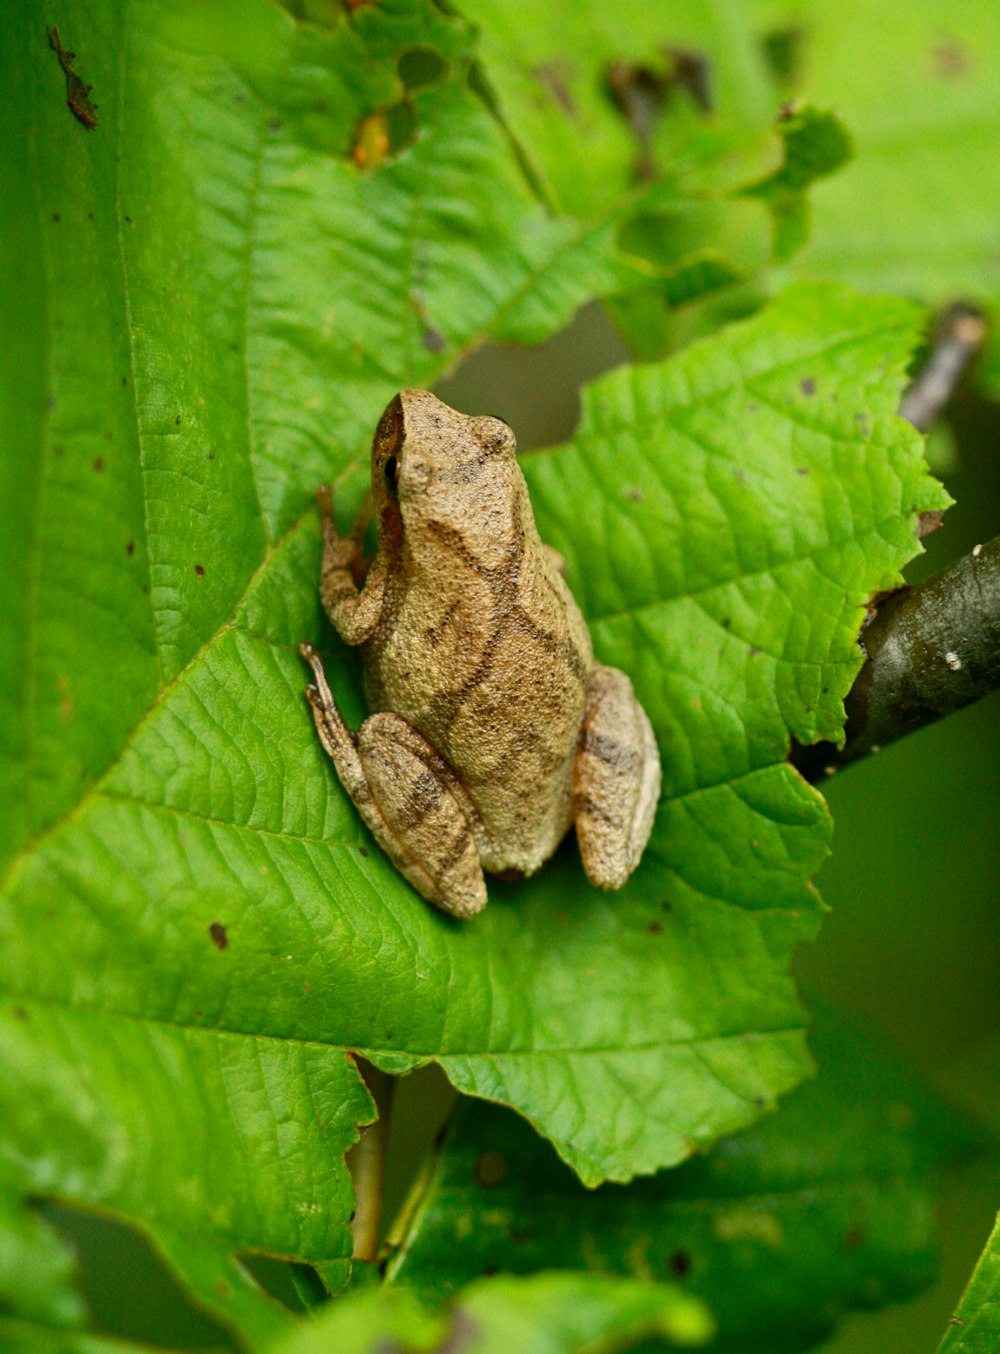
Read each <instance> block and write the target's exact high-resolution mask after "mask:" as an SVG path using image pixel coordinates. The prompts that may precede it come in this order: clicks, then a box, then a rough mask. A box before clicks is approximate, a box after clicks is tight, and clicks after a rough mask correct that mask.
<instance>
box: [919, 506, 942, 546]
mask: <svg viewBox="0 0 1000 1354" xmlns="http://www.w3.org/2000/svg"><path fill="white" fill-rule="evenodd" d="M943 523H944V512H943V511H937V512H922V513H921V514H920V518H919V521H918V522H917V540H919V541H922V540H923V539H924V537H925V536H929V535H930V534H931V532H932V531H937V529H938V527H939V526H941V525H942V524H943Z"/></svg>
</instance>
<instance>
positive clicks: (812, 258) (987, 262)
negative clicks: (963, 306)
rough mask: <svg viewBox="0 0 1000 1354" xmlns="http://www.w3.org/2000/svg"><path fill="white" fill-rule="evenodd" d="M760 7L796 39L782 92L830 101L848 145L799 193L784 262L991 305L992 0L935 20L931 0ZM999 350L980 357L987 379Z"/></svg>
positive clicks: (995, 52) (995, 288)
mask: <svg viewBox="0 0 1000 1354" xmlns="http://www.w3.org/2000/svg"><path fill="white" fill-rule="evenodd" d="M766 8H767V10H768V11H769V14H768V19H769V22H770V25H771V31H772V32H774V31H781V30H785V31H789V32H790V31H796V32H797V34H798V38H797V44H796V48H795V63H794V64H795V78H794V84H793V87H794V88H795V90H796V91H797V92H799V93H801V94H802V95H803V96H804V97H806V98H808V99H810V100H813V101H816V102H819V103H821V104H830V105H833V106H835V107H836V108H837V110H838V112H839V113H840V114H841V116H842V117H843V118H844V121H845V122H846V123H847V125H848V126H849V127H850V129H851V133H852V136H853V138H854V141H855V147H856V156H855V158H854V160H853V161H852V163H851V165H850V166H849V167H848V169H847V170H846V171H845V172H844V173H842V174H838V175H837V176H835V177H834V178H833V179H831V180H830V181H829V182H826V183H823V184H822V185H820V186H818V188H817V189H816V191H815V193H814V195H813V197H812V202H813V211H814V226H813V232H812V237H811V241H810V244H809V246H808V248H807V249H806V250H805V252H804V253H803V254H802V256H801V257H800V258H799V259H798V260H797V266H798V267H800V268H802V269H803V270H807V271H808V272H809V273H810V274H811V275H816V274H820V275H823V276H827V277H833V278H837V279H841V280H843V281H845V282H849V283H851V284H853V285H854V286H857V287H861V288H863V289H865V290H870V291H893V292H899V293H901V294H903V295H909V296H914V297H919V298H921V299H923V300H925V301H927V302H929V303H930V304H932V305H935V306H943V305H946V304H948V303H949V302H951V301H954V300H963V301H972V302H979V303H981V304H982V305H984V306H986V307H987V308H988V309H989V310H990V311H992V312H993V313H995V312H996V307H997V302H998V298H1000V251H998V249H997V230H996V183H997V174H996V145H997V138H998V136H1000V94H998V91H1000V10H998V9H997V6H996V5H994V4H992V3H991V0H956V3H954V4H949V5H948V7H947V15H946V19H943V17H942V10H941V6H940V5H938V4H935V3H934V0H914V2H913V3H910V0H890V3H888V4H887V3H883V0H860V2H859V3H857V4H853V5H852V6H851V9H850V12H849V14H847V15H845V14H844V12H843V11H841V10H840V9H839V8H838V7H837V6H833V5H826V4H822V3H812V0H805V2H804V3H801V2H799V0H786V2H785V3H783V4H773V3H769V4H768V5H767V7H766ZM873 71H877V72H878V78H877V79H873V78H872V72H873ZM998 351H1000V350H998V349H997V348H996V345H994V347H993V351H992V355H991V357H990V358H989V362H990V363H991V366H990V373H991V377H992V379H993V380H994V381H996V380H997V379H1000V358H998V356H997V353H998Z"/></svg>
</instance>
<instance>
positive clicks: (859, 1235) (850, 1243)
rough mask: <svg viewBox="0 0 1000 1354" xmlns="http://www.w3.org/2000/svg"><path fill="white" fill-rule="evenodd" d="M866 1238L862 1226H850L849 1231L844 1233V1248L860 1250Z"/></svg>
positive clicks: (846, 1249)
mask: <svg viewBox="0 0 1000 1354" xmlns="http://www.w3.org/2000/svg"><path fill="white" fill-rule="evenodd" d="M864 1239H865V1236H864V1232H862V1230H861V1228H860V1227H848V1229H847V1231H846V1232H845V1233H844V1250H845V1251H856V1250H860V1248H861V1245H862V1243H863V1242H864Z"/></svg>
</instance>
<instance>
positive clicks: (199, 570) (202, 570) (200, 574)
mask: <svg viewBox="0 0 1000 1354" xmlns="http://www.w3.org/2000/svg"><path fill="white" fill-rule="evenodd" d="M194 571H195V573H196V574H197V575H198V577H199V578H204V576H205V566H204V564H196V565H195V566H194Z"/></svg>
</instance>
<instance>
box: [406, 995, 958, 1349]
mask: <svg viewBox="0 0 1000 1354" xmlns="http://www.w3.org/2000/svg"><path fill="white" fill-rule="evenodd" d="M814 1046H815V1048H816V1054H817V1058H818V1060H819V1063H820V1073H819V1076H818V1078H817V1079H816V1080H815V1081H813V1082H810V1083H809V1084H807V1085H806V1086H804V1087H802V1088H801V1089H800V1090H798V1091H796V1092H795V1093H794V1094H793V1095H792V1096H790V1097H789V1098H788V1100H787V1101H785V1102H784V1103H783V1104H782V1106H781V1107H780V1109H779V1110H778V1112H777V1113H776V1114H775V1115H773V1116H770V1117H768V1118H766V1119H763V1120H761V1121H760V1123H758V1124H756V1125H755V1126H754V1127H753V1128H752V1129H750V1130H748V1131H747V1132H744V1133H742V1134H740V1135H737V1136H735V1137H732V1138H727V1139H726V1140H725V1142H723V1143H721V1144H720V1145H719V1146H717V1147H716V1148H715V1150H714V1151H713V1152H711V1153H710V1154H709V1155H708V1156H707V1157H705V1158H698V1159H696V1160H694V1161H691V1162H688V1163H687V1164H686V1165H684V1166H682V1167H680V1168H679V1169H678V1170H676V1171H673V1172H671V1173H669V1174H661V1175H658V1176H656V1177H654V1178H653V1179H651V1180H644V1181H641V1182H638V1183H636V1184H634V1185H631V1186H629V1187H628V1188H626V1189H621V1188H616V1187H613V1186H608V1187H605V1188H603V1189H600V1190H598V1191H596V1192H589V1191H587V1190H585V1189H583V1188H581V1186H580V1183H579V1181H577V1180H576V1179H575V1178H574V1176H573V1175H572V1174H571V1173H570V1172H569V1171H567V1170H566V1169H565V1167H563V1166H562V1165H561V1164H560V1163H559V1162H558V1161H557V1160H556V1158H555V1157H554V1155H553V1153H552V1151H551V1149H550V1148H549V1147H548V1146H547V1145H546V1144H545V1143H544V1142H542V1141H541V1139H539V1138H538V1137H537V1136H536V1135H534V1134H533V1133H531V1131H530V1130H529V1129H528V1127H527V1126H526V1125H525V1124H524V1123H523V1122H521V1121H520V1120H519V1119H518V1118H517V1117H516V1116H514V1115H512V1114H510V1113H509V1111H505V1110H502V1109H499V1108H498V1107H496V1106H489V1105H483V1104H476V1103H472V1102H467V1103H466V1104H465V1105H463V1106H461V1107H460V1109H459V1113H458V1115H457V1116H456V1119H455V1122H453V1124H452V1127H451V1129H450V1130H449V1133H448V1136H447V1138H446V1139H445V1141H444V1144H443V1146H442V1147H441V1148H440V1150H439V1152H438V1154H437V1158H436V1161H435V1162H434V1163H433V1164H432V1165H431V1166H430V1167H429V1169H428V1171H427V1174H426V1175H425V1178H424V1180H423V1181H422V1182H421V1183H420V1185H419V1186H418V1187H417V1189H416V1191H415V1197H414V1199H413V1201H412V1203H411V1205H410V1209H409V1211H408V1212H407V1213H406V1215H405V1222H404V1225H403V1226H402V1227H400V1228H397V1229H396V1232H397V1235H396V1236H395V1244H396V1246H397V1247H398V1249H397V1250H396V1252H395V1254H394V1255H393V1256H392V1258H391V1259H390V1262H389V1266H388V1270H387V1280H388V1281H389V1282H392V1283H394V1284H397V1285H400V1286H403V1287H405V1288H409V1289H412V1290H414V1291H415V1292H416V1293H417V1294H418V1295H419V1296H420V1297H421V1298H422V1299H423V1300H425V1301H430V1302H440V1301H441V1300H442V1299H445V1298H447V1297H449V1296H450V1295H451V1294H452V1293H453V1292H454V1291H455V1289H456V1288H459V1287H461V1286H462V1285H463V1284H465V1283H467V1282H469V1281H470V1280H472V1279H473V1278H475V1277H476V1276H477V1275H480V1274H483V1273H491V1272H494V1271H495V1270H497V1269H500V1270H502V1271H513V1272H515V1273H531V1272H533V1271H534V1270H536V1269H537V1268H539V1267H540V1266H547V1267H556V1266H566V1267H567V1268H569V1269H573V1268H576V1267H584V1268H587V1269H590V1270H596V1271H599V1272H603V1273H619V1274H628V1275H632V1276H634V1277H637V1278H645V1279H647V1280H661V1279H666V1280H672V1281H674V1282H676V1283H678V1284H680V1285H682V1286H683V1288H684V1289H685V1291H688V1292H691V1293H693V1294H696V1295H697V1296H699V1297H701V1298H702V1299H704V1301H705V1302H706V1304H707V1305H708V1307H709V1308H710V1309H711V1311H712V1313H713V1315H714V1316H715V1319H716V1322H717V1325H718V1336H719V1342H720V1343H721V1344H722V1345H724V1346H725V1347H726V1348H740V1349H743V1348H750V1347H754V1348H756V1347H757V1342H760V1344H761V1347H766V1348H768V1349H771V1350H777V1349H782V1350H793V1349H805V1348H807V1347H809V1346H811V1345H812V1344H813V1343H814V1342H815V1341H816V1340H818V1339H820V1338H821V1337H822V1336H823V1335H824V1334H825V1333H826V1332H827V1331H828V1330H829V1329H830V1328H831V1327H832V1326H833V1324H834V1321H835V1320H836V1318H837V1317H838V1316H839V1314H841V1313H842V1312H844V1311H845V1310H847V1309H848V1308H851V1307H856V1306H864V1307H869V1306H878V1305H881V1304H882V1303H885V1302H891V1301H898V1300H899V1299H900V1298H902V1297H905V1296H908V1295H909V1294H910V1293H912V1292H914V1291H915V1290H916V1289H918V1288H920V1287H921V1286H922V1285H923V1284H924V1283H926V1282H927V1280H928V1278H929V1277H930V1275H931V1273H932V1271H933V1261H934V1249H935V1246H934V1208H933V1197H932V1185H933V1167H934V1165H935V1163H936V1162H937V1160H938V1159H939V1158H940V1157H942V1156H943V1155H945V1154H947V1153H949V1152H950V1151H952V1150H953V1149H954V1147H955V1145H956V1144H955V1139H954V1131H953V1130H952V1128H951V1126H950V1124H949V1123H947V1122H942V1112H941V1111H940V1110H939V1109H938V1107H937V1106H936V1105H935V1104H934V1103H933V1102H930V1101H929V1099H928V1097H927V1096H926V1094H925V1093H922V1092H921V1091H920V1090H919V1089H918V1088H917V1087H915V1086H914V1085H913V1084H912V1083H911V1082H909V1081H908V1079H907V1078H906V1077H904V1076H903V1075H902V1074H901V1073H900V1072H899V1070H898V1069H897V1068H896V1067H895V1066H894V1065H893V1064H892V1063H891V1062H890V1061H889V1060H887V1059H886V1058H884V1057H883V1056H881V1055H879V1054H877V1053H874V1052H873V1051H872V1049H871V1046H870V1042H867V1041H865V1042H863V1041H862V1040H861V1039H859V1038H857V1037H855V1036H852V1035H850V1034H849V1033H847V1032H846V1031H844V1030H843V1029H841V1028H838V1026H837V1025H836V1024H831V1023H830V1022H829V1021H826V1022H824V1023H823V1024H822V1025H821V1026H820V1027H819V1030H818V1031H817V1032H816V1034H815V1035H814Z"/></svg>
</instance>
